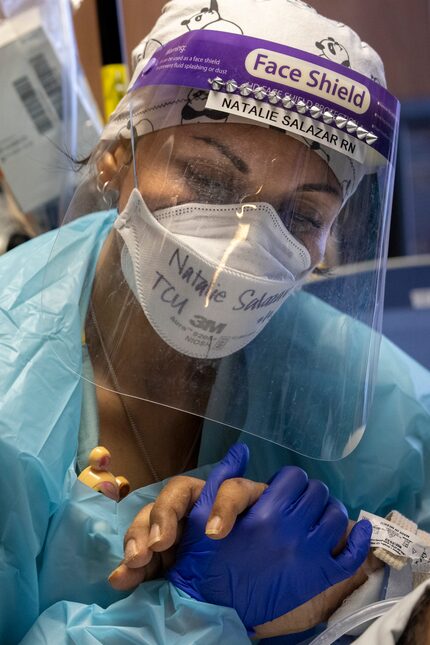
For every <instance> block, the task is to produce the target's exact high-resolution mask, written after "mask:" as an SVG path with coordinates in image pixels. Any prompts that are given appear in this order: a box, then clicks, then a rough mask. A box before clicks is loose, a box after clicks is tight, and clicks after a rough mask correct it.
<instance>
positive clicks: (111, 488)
mask: <svg viewBox="0 0 430 645" xmlns="http://www.w3.org/2000/svg"><path fill="white" fill-rule="evenodd" d="M100 492H101V493H103V495H105V496H106V497H109V498H110V499H113V500H117V499H118V487H117V486H115V485H114V484H112V483H111V482H103V483H102V484H101V485H100Z"/></svg>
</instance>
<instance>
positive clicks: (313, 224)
mask: <svg viewBox="0 0 430 645" xmlns="http://www.w3.org/2000/svg"><path fill="white" fill-rule="evenodd" d="M184 177H185V179H186V180H187V182H188V185H189V187H190V188H191V190H193V191H195V192H196V193H197V192H198V194H199V198H202V197H206V199H208V200H209V201H210V200H211V199H212V200H213V199H214V198H215V197H216V198H218V200H219V199H220V198H221V196H222V200H221V201H223V202H225V203H233V202H236V201H237V202H238V201H240V195H239V187H238V186H237V185H235V182H234V181H232V178H231V175H230V174H229V173H227V172H226V173H224V172H222V173H219V175H218V176H214V175H211V174H210V173H206V172H204V170H200V169H198V168H195V167H193V166H192V165H189V164H187V166H186V167H185V169H184ZM295 209H297V210H295ZM277 212H278V215H279V217H280V219H281V221H282V223H283V224H284V226H285V227H286V228H288V230H289V231H290V232H291V233H297V234H300V233H302V234H317V233H318V231H320V230H321V229H322V228H323V223H322V222H321V220H320V218H319V216H318V214H317V213H315V212H313V213H309V212H304V211H301V210H300V207H299V205H295V207H291V208H290V207H289V206H281V208H280V209H279V210H277ZM303 226H305V227H306V230H301V231H298V230H297V229H299V228H300V227H302V228H303Z"/></svg>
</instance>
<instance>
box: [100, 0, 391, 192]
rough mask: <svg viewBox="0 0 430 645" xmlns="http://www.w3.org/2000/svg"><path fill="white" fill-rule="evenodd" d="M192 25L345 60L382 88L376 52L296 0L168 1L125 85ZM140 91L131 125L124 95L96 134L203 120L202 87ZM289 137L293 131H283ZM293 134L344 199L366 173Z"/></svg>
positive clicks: (205, 116) (109, 134)
mask: <svg viewBox="0 0 430 645" xmlns="http://www.w3.org/2000/svg"><path fill="white" fill-rule="evenodd" d="M193 30H216V31H221V32H229V33H235V34H244V35H246V36H251V37H255V38H259V39H264V40H268V41H271V42H274V43H280V44H283V45H288V46H289V47H294V48H296V49H300V50H302V51H305V52H309V53H312V54H314V55H317V56H320V57H322V58H325V59H328V60H330V61H332V62H334V63H338V64H340V65H344V66H346V67H348V68H350V69H353V70H355V71H357V72H359V73H361V74H363V75H364V76H367V77H368V78H370V79H372V80H373V81H375V82H377V83H379V84H381V85H383V86H384V87H386V81H385V74H384V66H383V63H382V61H381V59H380V57H379V56H378V54H377V53H376V52H375V51H374V50H373V49H372V48H371V47H369V45H367V44H366V43H364V42H363V41H362V40H361V39H360V37H359V36H358V35H357V34H356V33H355V32H354V31H353V30H352V29H350V28H349V27H347V26H346V25H344V24H343V23H340V22H336V21H333V20H330V19H328V18H325V17H323V16H321V15H320V14H319V13H318V12H317V11H316V10H315V9H314V8H312V7H311V6H310V5H308V4H306V3H305V2H302V1H301V0H170V2H168V3H167V4H166V5H165V7H164V8H163V11H162V15H161V16H160V18H159V19H158V21H157V23H156V24H155V26H154V28H153V30H152V31H151V32H150V33H149V34H148V35H147V36H146V37H145V38H144V39H143V40H142V42H141V43H140V44H139V45H138V46H137V47H136V49H135V50H134V52H133V57H132V61H133V68H134V73H133V78H132V81H131V83H130V89H131V88H132V87H133V85H134V83H135V81H136V79H137V78H138V76H139V75H140V73H141V72H142V70H143V69H144V68H145V66H146V65H147V64H148V62H149V61H150V60H151V58H152V56H153V55H154V53H155V52H156V51H157V49H158V48H159V47H161V46H163V45H166V44H167V43H169V42H170V41H172V40H173V39H175V38H177V37H178V36H181V35H183V34H185V33H187V31H193ZM214 55H215V52H214ZM144 92H145V100H144V104H143V105H142V106H141V108H142V109H140V106H138V107H137V109H133V124H131V123H130V115H129V109H128V104H127V102H126V100H123V102H122V103H120V105H119V106H118V108H117V109H116V111H115V112H114V114H113V115H112V117H111V120H110V122H109V123H108V124H107V126H106V128H105V131H104V133H103V136H102V138H103V139H112V138H117V137H118V136H120V137H123V138H130V131H131V127H133V128H134V132H135V134H136V135H138V136H141V135H144V134H147V133H150V132H154V131H156V130H160V129H162V128H166V127H172V126H175V125H180V124H183V125H185V124H188V123H198V122H206V123H207V122H208V118H209V119H210V115H209V117H208V111H207V110H205V103H206V97H207V92H205V91H203V90H201V89H200V90H199V89H195V90H190V88H189V87H183V88H178V87H172V86H170V87H168V86H165V87H157V88H155V87H150V88H145V90H144ZM126 105H127V107H126ZM212 118H215V115H213V117H212ZM218 119H219V117H218ZM225 121H229V122H232V121H236V122H246V121H247V119H244V118H241V117H237V116H233V115H229V116H228V117H226V118H224V119H223V120H222V121H221V122H225ZM213 122H217V120H216V119H215V120H214V121H213ZM252 123H254V122H253V121H252ZM263 127H265V126H263ZM289 136H295V135H291V134H290V133H289ZM295 138H299V139H300V140H301V141H302V142H303V143H305V144H306V145H307V146H308V147H311V148H312V149H313V150H315V152H316V153H317V154H318V155H319V156H321V157H322V159H324V161H326V162H327V163H328V165H329V166H330V168H331V169H332V171H333V172H334V174H335V176H336V177H337V179H338V181H339V183H340V185H341V187H342V189H343V194H344V199H345V200H346V199H348V197H350V196H351V195H352V194H353V192H354V191H355V189H356V188H357V186H358V184H359V183H360V181H361V179H362V177H363V175H364V174H366V173H368V172H371V169H369V168H366V167H364V166H363V165H361V164H358V163H357V162H355V161H353V160H352V159H349V158H348V159H347V158H346V157H345V156H344V155H342V154H340V153H338V152H335V151H333V150H331V149H329V148H327V147H325V146H322V145H320V144H316V143H313V142H311V141H309V140H307V139H305V138H302V137H295Z"/></svg>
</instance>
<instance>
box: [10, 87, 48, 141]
mask: <svg viewBox="0 0 430 645" xmlns="http://www.w3.org/2000/svg"><path fill="white" fill-rule="evenodd" d="M13 84H14V86H15V89H16V91H17V92H18V96H19V98H20V99H21V101H22V102H23V104H24V107H25V109H26V110H27V112H28V114H29V116H30V118H31V120H32V121H33V123H34V125H35V126H36V128H37V131H38V132H39V134H44V133H45V132H47V131H48V130H50V129H51V128H52V121H51V120H50V118H49V116H48V115H47V114H46V112H45V110H44V108H43V105H42V104H41V102H40V100H39V97H38V96H37V94H36V92H35V91H34V88H33V86H32V84H31V83H30V80H29V78H28V76H21V77H20V78H17V79H16V81H14V82H13Z"/></svg>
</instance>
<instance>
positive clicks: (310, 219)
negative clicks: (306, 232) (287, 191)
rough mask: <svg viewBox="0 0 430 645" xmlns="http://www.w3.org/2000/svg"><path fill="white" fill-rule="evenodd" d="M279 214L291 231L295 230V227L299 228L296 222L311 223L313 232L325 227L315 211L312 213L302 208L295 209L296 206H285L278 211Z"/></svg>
mask: <svg viewBox="0 0 430 645" xmlns="http://www.w3.org/2000/svg"><path fill="white" fill-rule="evenodd" d="M278 214H279V217H280V218H281V220H282V223H283V224H284V226H286V227H287V228H288V230H290V231H291V232H293V230H294V228H298V226H295V225H296V224H299V225H301V224H305V225H310V227H311V229H310V231H311V232H313V233H316V232H318V231H320V230H321V229H322V228H323V224H322V222H321V220H320V219H319V217H318V215H317V214H315V213H312V214H310V213H305V212H302V211H300V210H295V209H294V208H291V209H289V208H285V207H283V208H281V209H280V210H279V211H278Z"/></svg>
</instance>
